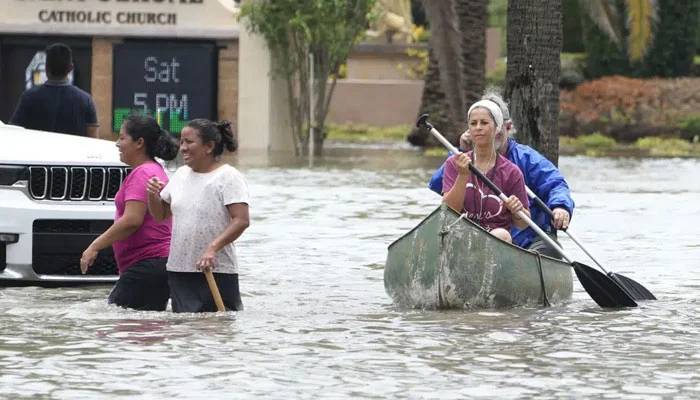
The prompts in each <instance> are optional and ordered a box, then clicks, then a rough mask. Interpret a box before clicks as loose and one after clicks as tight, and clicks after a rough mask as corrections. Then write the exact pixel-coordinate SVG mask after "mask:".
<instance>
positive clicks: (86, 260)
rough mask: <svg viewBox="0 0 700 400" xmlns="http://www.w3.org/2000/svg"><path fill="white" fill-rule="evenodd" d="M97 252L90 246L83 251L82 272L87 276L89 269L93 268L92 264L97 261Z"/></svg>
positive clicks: (81, 259) (81, 258) (81, 257)
mask: <svg viewBox="0 0 700 400" xmlns="http://www.w3.org/2000/svg"><path fill="white" fill-rule="evenodd" d="M97 253H98V252H97V250H93V248H92V247H91V246H88V248H87V249H85V251H83V255H82V256H80V272H82V273H83V275H85V274H86V273H87V270H88V268H90V267H91V266H92V264H94V263H95V259H96V258H97Z"/></svg>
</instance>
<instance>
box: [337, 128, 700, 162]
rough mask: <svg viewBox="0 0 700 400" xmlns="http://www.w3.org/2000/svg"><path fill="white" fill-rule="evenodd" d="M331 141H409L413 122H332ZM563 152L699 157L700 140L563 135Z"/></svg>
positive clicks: (436, 151)
mask: <svg viewBox="0 0 700 400" xmlns="http://www.w3.org/2000/svg"><path fill="white" fill-rule="evenodd" d="M327 128H328V137H327V139H328V140H330V141H337V142H346V143H368V144H369V143H405V142H406V136H407V135H408V133H409V132H410V131H411V127H410V126H409V125H399V126H392V127H371V126H364V125H336V124H330V125H328V126H327ZM559 153H560V154H562V155H578V154H582V155H586V156H590V157H610V156H631V157H698V158H700V143H698V141H692V142H691V141H687V140H684V139H680V138H661V137H645V138H641V139H639V140H637V141H636V142H635V143H630V144H625V143H617V142H616V141H615V139H613V138H611V137H608V136H604V135H602V134H600V133H594V134H591V135H582V136H578V137H575V138H574V137H568V136H561V137H560V138H559ZM425 154H426V155H427V156H434V157H444V156H445V154H446V151H445V149H443V148H442V147H431V148H427V149H426V150H425Z"/></svg>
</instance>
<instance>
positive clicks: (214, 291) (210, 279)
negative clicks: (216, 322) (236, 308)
mask: <svg viewBox="0 0 700 400" xmlns="http://www.w3.org/2000/svg"><path fill="white" fill-rule="evenodd" d="M204 276H205V277H206V278H207V284H208V285H209V290H211V295H212V296H213V297H214V303H215V304H216V309H217V311H226V307H224V301H223V300H222V299H221V293H220V292H219V287H218V286H216V280H214V274H213V273H212V272H211V269H210V268H206V269H204Z"/></svg>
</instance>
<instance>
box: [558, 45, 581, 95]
mask: <svg viewBox="0 0 700 400" xmlns="http://www.w3.org/2000/svg"><path fill="white" fill-rule="evenodd" d="M585 65H586V54H585V53H561V74H560V76H559V87H560V88H562V89H573V88H575V87H576V86H578V85H579V84H581V83H583V81H584V80H585V75H584V70H585Z"/></svg>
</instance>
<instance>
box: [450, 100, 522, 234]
mask: <svg viewBox="0 0 700 400" xmlns="http://www.w3.org/2000/svg"><path fill="white" fill-rule="evenodd" d="M467 121H468V124H469V131H470V132H471V137H472V142H473V145H474V149H473V150H472V151H470V152H467V153H459V154H454V155H452V156H451V157H450V158H448V159H447V161H445V172H444V176H443V179H442V191H441V192H442V194H443V197H442V198H443V202H444V203H445V204H447V205H448V206H450V208H452V209H454V210H456V211H457V212H459V213H464V214H466V217H467V218H469V219H470V220H472V221H474V222H476V223H477V224H479V225H480V226H481V227H482V228H484V229H486V230H487V231H489V232H490V233H491V234H492V235H494V236H496V237H497V238H499V239H502V240H505V241H507V242H511V235H510V230H511V229H513V228H518V229H523V228H525V227H526V226H527V222H525V220H524V219H521V218H520V217H519V216H518V215H517V213H518V212H519V211H522V212H523V213H525V214H526V215H527V216H529V215H530V213H529V211H528V209H527V204H528V201H527V194H526V192H525V181H524V179H523V174H522V172H520V170H519V169H518V167H517V166H515V165H514V164H513V163H512V162H510V161H508V160H507V159H506V158H505V157H503V156H502V155H501V154H500V153H499V152H498V143H497V141H496V133H497V132H500V131H501V129H502V126H503V114H502V113H501V109H500V108H499V107H498V105H497V104H496V103H494V102H492V101H488V100H479V101H477V102H476V103H474V104H472V106H471V107H469V111H468V112H467ZM469 164H472V165H473V166H474V167H475V168H476V169H478V170H479V171H481V173H483V174H484V175H485V176H486V177H488V178H489V179H490V180H491V181H492V182H493V183H494V184H495V185H496V186H497V187H499V188H501V190H502V191H503V193H504V194H505V196H506V197H507V200H505V201H503V200H501V199H500V198H499V197H498V196H497V195H496V194H495V193H493V192H491V189H489V187H488V186H486V185H485V184H483V183H482V182H481V180H480V179H478V178H477V177H475V176H474V174H472V173H471V171H470V170H469Z"/></svg>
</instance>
